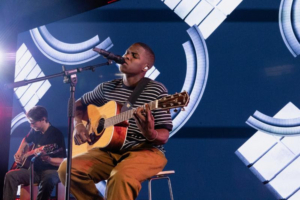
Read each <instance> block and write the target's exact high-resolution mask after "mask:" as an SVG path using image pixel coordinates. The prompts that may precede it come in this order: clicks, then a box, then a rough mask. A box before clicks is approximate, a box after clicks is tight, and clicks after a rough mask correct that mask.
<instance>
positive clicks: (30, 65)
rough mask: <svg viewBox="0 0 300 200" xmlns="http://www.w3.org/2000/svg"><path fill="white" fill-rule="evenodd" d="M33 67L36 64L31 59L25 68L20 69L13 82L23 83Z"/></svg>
mask: <svg viewBox="0 0 300 200" xmlns="http://www.w3.org/2000/svg"><path fill="white" fill-rule="evenodd" d="M35 65H36V62H35V60H34V58H33V57H31V58H30V60H29V61H28V63H27V64H26V66H25V67H24V68H23V69H22V71H21V72H20V73H19V74H18V76H17V77H16V78H15V82H18V81H23V80H24V79H26V77H27V76H28V74H29V73H30V72H31V70H32V69H33V68H34V66H35Z"/></svg>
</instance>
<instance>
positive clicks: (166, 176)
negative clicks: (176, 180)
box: [148, 170, 175, 200]
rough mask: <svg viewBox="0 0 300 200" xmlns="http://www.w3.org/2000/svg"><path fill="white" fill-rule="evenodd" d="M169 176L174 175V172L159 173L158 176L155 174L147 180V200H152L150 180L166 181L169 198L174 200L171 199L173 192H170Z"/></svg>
mask: <svg viewBox="0 0 300 200" xmlns="http://www.w3.org/2000/svg"><path fill="white" fill-rule="evenodd" d="M170 174H175V171H174V170H170V171H161V172H159V173H158V174H156V175H155V176H153V177H151V178H148V196H149V200H152V192H151V181H152V180H158V179H168V185H169V192H170V197H171V200H174V199H173V192H172V185H171V180H170V178H169V176H168V175H170Z"/></svg>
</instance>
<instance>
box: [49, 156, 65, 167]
mask: <svg viewBox="0 0 300 200" xmlns="http://www.w3.org/2000/svg"><path fill="white" fill-rule="evenodd" d="M63 160H64V159H63V158H51V157H48V160H47V162H48V163H49V164H50V165H53V166H59V165H60V163H61V162H62V161H63Z"/></svg>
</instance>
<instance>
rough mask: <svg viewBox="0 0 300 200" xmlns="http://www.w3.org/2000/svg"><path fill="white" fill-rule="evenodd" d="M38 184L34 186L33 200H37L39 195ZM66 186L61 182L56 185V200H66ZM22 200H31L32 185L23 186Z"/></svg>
mask: <svg viewBox="0 0 300 200" xmlns="http://www.w3.org/2000/svg"><path fill="white" fill-rule="evenodd" d="M38 190H39V189H38V184H37V183H35V184H34V185H33V199H34V200H36V197H37V194H38ZM64 198H65V186H64V185H63V184H62V183H61V182H59V183H57V184H56V200H64ZM20 200H30V185H21V192H20Z"/></svg>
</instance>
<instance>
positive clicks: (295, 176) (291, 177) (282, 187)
mask: <svg viewBox="0 0 300 200" xmlns="http://www.w3.org/2000/svg"><path fill="white" fill-rule="evenodd" d="M268 185H269V186H270V187H272V188H273V189H274V190H275V191H276V192H277V193H278V194H279V195H280V196H281V198H287V197H288V196H290V195H291V194H292V193H293V192H295V191H296V190H297V189H298V188H299V187H300V157H298V158H297V159H296V160H295V161H294V162H293V163H291V164H290V165H289V166H288V167H287V168H286V169H284V170H283V171H282V172H281V173H280V174H279V175H278V176H276V178H275V179H274V180H272V181H271V182H270V183H269V184H268Z"/></svg>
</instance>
